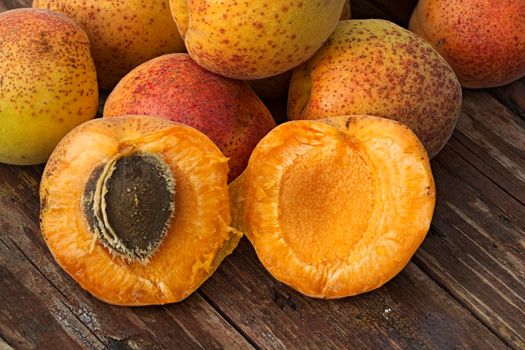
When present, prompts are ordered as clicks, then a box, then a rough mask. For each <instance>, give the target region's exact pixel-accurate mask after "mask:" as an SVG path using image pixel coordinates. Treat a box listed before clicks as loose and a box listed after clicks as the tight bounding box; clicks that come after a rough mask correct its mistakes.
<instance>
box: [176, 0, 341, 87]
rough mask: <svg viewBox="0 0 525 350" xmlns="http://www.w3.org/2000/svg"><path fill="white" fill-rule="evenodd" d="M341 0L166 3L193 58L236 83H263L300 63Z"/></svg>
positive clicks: (330, 25) (318, 42) (325, 33)
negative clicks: (243, 81)
mask: <svg viewBox="0 0 525 350" xmlns="http://www.w3.org/2000/svg"><path fill="white" fill-rule="evenodd" d="M344 3H345V0H325V1H306V0H273V1H264V0H251V1H236V0H224V1H210V0H192V1H188V0H170V5H171V9H172V12H173V15H174V18H175V21H176V22H177V25H178V27H179V30H180V32H181V34H182V36H183V38H184V41H185V43H186V47H187V49H188V52H189V53H190V55H191V56H192V58H193V59H194V60H195V61H196V62H197V63H198V64H199V65H201V66H203V67H204V68H206V69H208V70H210V71H212V72H215V73H218V74H221V75H224V76H227V77H230V78H235V79H243V80H250V79H262V78H267V77H271V76H274V75H277V74H280V73H284V72H286V71H287V70H290V69H292V68H294V67H296V66H298V65H299V64H301V63H303V62H305V61H306V60H307V59H308V58H310V57H311V56H312V55H314V53H315V52H316V51H317V50H318V49H319V48H320V47H321V46H322V44H323V43H324V42H325V41H326V39H327V38H328V37H329V36H330V34H331V33H332V32H333V31H334V29H335V27H336V26H337V21H338V19H339V17H340V16H341V12H342V9H343V6H344Z"/></svg>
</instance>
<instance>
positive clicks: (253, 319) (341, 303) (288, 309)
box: [202, 239, 503, 349]
mask: <svg viewBox="0 0 525 350" xmlns="http://www.w3.org/2000/svg"><path fill="white" fill-rule="evenodd" d="M202 292H203V293H204V295H206V298H207V299H208V300H210V301H211V302H212V303H213V304H214V305H216V306H217V307H218V308H220V309H221V310H222V312H223V313H226V314H228V316H229V318H230V319H231V320H232V321H233V322H235V323H236V324H237V325H238V327H240V328H241V329H242V331H243V332H244V333H245V334H246V335H247V336H248V337H250V338H251V339H252V340H253V341H254V342H256V343H257V344H259V345H260V346H261V347H262V348H268V349H282V348H299V349H302V348H310V349H312V348H326V349H332V348H349V349H365V348H372V349H373V348H394V349H405V348H418V349H425V348H436V349H450V348H455V347H459V348H484V349H490V348H501V347H503V344H502V343H501V342H500V341H499V340H498V339H497V338H496V337H495V336H494V334H492V333H491V332H490V331H489V330H488V329H486V328H485V327H483V326H482V325H481V323H479V322H478V321H477V320H476V319H475V318H474V317H473V316H472V315H471V314H470V313H468V312H465V311H466V310H465V309H464V308H463V307H461V306H460V305H459V304H457V303H456V302H455V301H454V300H453V299H452V298H450V296H449V295H448V294H447V293H444V292H443V290H442V289H441V288H439V287H438V286H437V285H436V284H435V283H434V282H433V281H432V280H431V279H430V278H428V276H426V275H425V274H424V273H423V272H421V270H419V268H417V267H416V266H415V265H414V264H409V265H408V267H407V268H406V269H405V270H404V271H403V272H402V273H401V274H400V275H399V276H398V277H396V278H395V279H394V280H392V281H391V282H390V283H389V284H387V285H386V286H385V287H384V288H381V289H378V290H376V291H374V292H371V293H368V294H365V295H361V296H358V297H353V298H347V299H343V300H336V301H324V300H316V299H311V298H308V297H305V296H303V295H301V294H299V293H296V292H295V291H293V290H292V289H290V288H288V287H286V286H285V285H283V284H281V283H279V282H277V281H276V280H275V279H273V278H272V277H271V276H270V275H269V274H268V273H267V272H266V271H265V270H264V268H263V267H262V266H261V264H260V263H259V261H258V260H257V257H256V255H255V253H254V251H253V249H252V248H251V246H250V245H249V243H248V242H247V241H246V240H245V239H244V240H243V241H242V242H241V245H240V247H239V248H238V249H237V251H236V252H234V254H233V255H232V257H231V258H230V259H229V260H227V261H226V262H225V263H224V264H223V266H221V267H220V268H219V270H218V272H217V273H216V275H215V276H214V278H212V279H211V280H210V281H208V282H207V283H206V284H205V285H204V286H203V288H202Z"/></svg>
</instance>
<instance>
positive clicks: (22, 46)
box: [0, 9, 98, 165]
mask: <svg viewBox="0 0 525 350" xmlns="http://www.w3.org/2000/svg"><path fill="white" fill-rule="evenodd" d="M97 107H98V88H97V76H96V72H95V66H94V64H93V59H92V58H91V54H90V45H89V40H88V37H87V35H86V33H85V32H84V31H83V30H82V29H81V28H80V27H79V26H78V25H77V24H76V23H74V22H73V21H72V20H70V19H69V18H67V17H65V16H63V15H60V14H56V13H53V12H51V11H47V10H36V9H19V10H12V11H8V12H4V13H1V14H0V120H1V122H0V162H2V163H9V164H16V165H33V164H40V163H44V162H45V161H46V160H47V158H48V157H49V155H50V154H51V152H52V151H53V148H54V147H55V146H56V145H57V143H58V142H59V141H60V139H61V138H62V137H64V135H65V134H67V133H68V132H69V131H70V130H71V129H73V128H74V127H75V126H77V125H79V124H81V123H83V122H85V121H86V120H89V119H92V118H93V117H95V114H96V111H97Z"/></svg>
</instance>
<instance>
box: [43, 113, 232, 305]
mask: <svg viewBox="0 0 525 350" xmlns="http://www.w3.org/2000/svg"><path fill="white" fill-rule="evenodd" d="M134 152H138V153H143V154H151V155H154V156H156V157H160V158H162V159H163V160H164V162H165V163H166V164H167V165H168V166H169V168H170V169H171V171H172V174H173V177H174V179H175V180H176V187H175V194H174V208H175V213H174V216H173V218H172V221H171V225H170V227H169V229H168V231H167V233H166V236H165V238H164V240H163V242H162V244H161V245H160V247H159V248H158V249H157V251H156V252H155V254H154V255H153V256H152V257H151V258H149V260H148V261H147V263H146V264H143V263H140V262H129V261H125V260H124V259H122V258H120V257H118V256H116V255H115V254H112V253H111V251H110V248H108V247H106V246H104V245H103V244H102V243H101V242H100V241H99V240H98V239H97V236H96V234H95V233H94V232H91V231H90V226H89V224H88V220H87V219H86V216H85V215H84V210H83V204H82V203H83V193H84V190H85V187H86V183H87V182H88V178H89V176H90V174H91V173H92V172H93V170H94V169H95V168H96V167H97V166H98V165H100V164H104V163H105V162H107V161H108V160H109V159H112V158H114V157H115V156H117V155H121V154H133V153H134ZM227 174H228V166H227V159H226V158H225V157H224V156H223V155H222V153H221V152H220V151H219V149H218V148H217V147H216V146H215V145H214V144H213V142H211V141H210V140H209V139H208V138H207V137H206V136H205V135H204V134H202V133H200V132H198V131H197V130H195V129H193V128H190V127H188V126H185V125H182V124H178V123H173V122H170V121H168V120H166V119H164V118H159V117H150V116H126V117H115V118H109V119H96V120H93V121H90V122H87V123H85V124H82V125H81V126H79V127H77V128H76V129H74V130H73V131H72V132H71V133H69V134H68V135H67V136H66V137H65V138H64V139H63V140H62V141H61V142H60V144H59V145H58V146H57V148H56V149H55V151H54V152H53V155H52V156H51V158H50V160H49V162H48V164H47V166H46V168H45V171H44V174H43V178H42V182H41V187H40V198H41V213H40V220H41V229H42V234H43V237H44V239H45V241H46V243H47V245H48V247H49V249H50V251H51V253H52V254H53V256H54V257H55V259H56V261H57V262H58V264H59V265H60V266H61V267H62V268H63V269H64V270H65V271H66V272H67V273H69V274H70V275H71V277H73V278H74V279H75V280H76V281H77V282H78V283H79V284H80V285H81V286H82V287H83V288H84V289H86V290H87V291H89V292H90V293H91V294H93V295H94V296H96V297H97V298H99V299H101V300H104V301H106V302H108V303H111V304H117V305H130V306H137V305H150V304H166V303H172V302H177V301H180V300H182V299H184V298H186V297H187V296H189V295H190V294H191V293H192V292H193V291H195V290H196V289H197V288H198V287H199V286H200V285H201V284H202V283H203V282H204V281H205V280H206V279H207V278H208V277H209V276H210V275H211V274H212V273H213V272H214V270H215V269H216V268H217V266H218V265H219V264H220V262H221V261H222V260H223V259H224V257H225V256H227V255H228V254H230V253H231V252H232V250H233V249H234V248H235V247H236V245H237V243H238V241H239V239H240V236H239V235H236V234H233V233H232V232H231V229H230V227H229V223H230V212H229V210H230V208H229V199H228V187H227V177H228V175H227Z"/></svg>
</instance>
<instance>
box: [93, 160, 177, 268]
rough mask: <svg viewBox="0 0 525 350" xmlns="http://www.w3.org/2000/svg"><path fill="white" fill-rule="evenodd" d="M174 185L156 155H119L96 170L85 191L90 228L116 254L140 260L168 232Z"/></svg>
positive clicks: (154, 248) (160, 241)
mask: <svg viewBox="0 0 525 350" xmlns="http://www.w3.org/2000/svg"><path fill="white" fill-rule="evenodd" d="M174 183H175V180H174V179H173V176H172V175H171V172H170V171H169V169H168V167H167V165H166V164H165V162H164V161H163V160H161V159H160V158H159V157H157V156H154V155H148V154H141V153H133V154H130V155H125V156H119V157H118V158H116V159H114V160H112V161H110V162H108V163H106V165H104V166H100V167H99V168H96V169H95V170H94V171H93V173H92V175H91V177H90V180H89V181H88V183H87V185H86V189H85V193H84V211H85V215H86V218H87V220H88V223H89V226H90V228H91V229H92V230H93V232H96V233H97V235H98V237H99V239H100V240H101V241H102V242H103V243H104V244H105V245H106V246H107V247H108V248H112V250H113V251H115V252H116V253H117V254H119V255H122V256H123V257H125V258H128V259H132V260H138V261H144V260H145V259H147V258H149V257H150V256H151V254H152V253H153V252H154V251H155V250H156V249H157V248H158V247H159V245H160V244H161V243H162V241H163V239H164V236H165V235H166V232H167V230H168V228H169V225H170V218H171V217H172V214H173V210H174V203H173V195H174V189H175V186H174Z"/></svg>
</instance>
